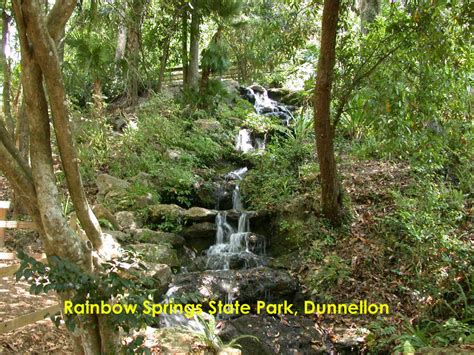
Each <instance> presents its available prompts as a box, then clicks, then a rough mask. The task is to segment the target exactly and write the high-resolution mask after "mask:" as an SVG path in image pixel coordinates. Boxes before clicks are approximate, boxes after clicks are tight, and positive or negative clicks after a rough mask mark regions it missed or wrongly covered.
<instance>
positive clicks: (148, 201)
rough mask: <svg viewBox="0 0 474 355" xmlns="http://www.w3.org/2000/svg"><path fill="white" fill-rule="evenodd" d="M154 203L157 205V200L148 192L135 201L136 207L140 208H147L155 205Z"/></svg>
mask: <svg viewBox="0 0 474 355" xmlns="http://www.w3.org/2000/svg"><path fill="white" fill-rule="evenodd" d="M153 203H155V200H154V198H153V195H152V194H151V193H149V192H147V193H146V194H145V195H141V196H138V197H137V199H136V200H135V206H136V207H138V208H145V207H148V206H151V205H153Z"/></svg>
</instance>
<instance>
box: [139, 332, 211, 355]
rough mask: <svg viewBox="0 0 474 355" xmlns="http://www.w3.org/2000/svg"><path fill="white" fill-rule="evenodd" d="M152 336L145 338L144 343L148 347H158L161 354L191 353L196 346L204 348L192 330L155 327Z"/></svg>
mask: <svg viewBox="0 0 474 355" xmlns="http://www.w3.org/2000/svg"><path fill="white" fill-rule="evenodd" d="M152 338H153V339H147V340H146V341H145V344H146V345H147V346H148V347H149V348H152V347H153V348H159V349H160V353H162V354H192V353H195V349H196V347H199V348H201V349H203V348H205V344H203V343H202V341H201V340H200V339H199V338H198V337H197V336H196V335H195V334H193V332H192V331H190V330H188V329H184V328H181V327H179V328H159V329H156V330H155V331H154V333H153V336H152ZM203 354H204V352H203Z"/></svg>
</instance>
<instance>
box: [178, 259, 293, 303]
mask: <svg viewBox="0 0 474 355" xmlns="http://www.w3.org/2000/svg"><path fill="white" fill-rule="evenodd" d="M173 286H174V287H173V289H174V290H175V291H174V293H173V296H174V297H175V298H179V297H181V296H184V295H185V294H189V293H198V294H199V295H200V296H201V300H202V302H203V303H207V302H209V301H210V300H213V299H214V300H225V299H226V297H228V294H229V292H231V293H232V297H233V298H234V299H238V300H239V302H240V303H249V304H252V303H256V302H257V301H258V300H263V299H266V295H268V294H270V295H271V297H272V301H273V302H277V301H283V300H288V301H290V303H291V300H292V299H293V297H294V296H295V294H296V292H297V289H298V284H297V281H296V280H295V279H294V278H293V277H292V276H291V275H290V274H289V273H288V272H287V271H286V270H273V269H269V268H266V267H258V268H252V269H246V270H209V271H204V272H191V273H187V274H177V275H175V278H174V280H173Z"/></svg>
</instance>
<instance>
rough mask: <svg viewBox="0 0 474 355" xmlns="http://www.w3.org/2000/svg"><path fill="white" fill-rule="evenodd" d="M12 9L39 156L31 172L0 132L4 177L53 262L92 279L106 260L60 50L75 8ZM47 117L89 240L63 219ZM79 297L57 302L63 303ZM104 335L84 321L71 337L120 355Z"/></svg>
mask: <svg viewBox="0 0 474 355" xmlns="http://www.w3.org/2000/svg"><path fill="white" fill-rule="evenodd" d="M12 3H13V8H14V13H15V19H16V24H17V28H18V34H19V39H20V48H21V80H22V84H23V90H24V98H25V105H26V112H27V118H28V123H29V130H30V133H31V135H30V139H31V145H32V147H34V149H31V168H30V167H29V166H28V165H27V164H26V163H25V162H24V161H23V159H22V158H21V157H20V154H19V152H18V150H17V149H16V147H15V146H14V144H13V142H12V141H10V140H9V139H8V137H6V134H5V130H4V129H3V128H2V126H1V125H0V169H1V170H2V171H3V172H4V174H5V176H6V177H7V179H8V180H9V181H10V182H11V184H12V186H13V187H14V189H15V190H16V191H17V192H18V193H19V195H20V196H21V198H22V199H24V200H25V201H26V202H27V203H26V204H25V206H27V207H28V209H29V211H30V213H31V215H32V217H33V220H34V221H35V223H36V224H37V227H38V230H39V233H40V237H41V239H42V241H43V243H44V245H45V251H46V254H47V255H48V257H51V256H53V255H55V256H58V257H60V258H63V259H66V260H68V261H70V262H72V263H75V264H76V265H78V266H79V267H80V268H81V269H82V270H83V271H84V272H93V271H94V263H93V255H99V257H100V255H104V253H103V251H101V250H100V248H101V247H102V234H101V231H100V227H98V223H97V219H96V218H95V216H94V214H93V213H92V211H91V209H90V208H89V206H88V204H87V200H86V198H85V194H84V190H83V187H82V182H81V176H80V173H79V167H78V159H77V154H76V152H75V148H74V144H73V137H72V134H71V129H70V126H69V113H68V110H67V106H66V105H67V103H66V95H65V91H64V84H63V80H62V74H61V70H60V65H59V57H58V47H57V46H58V41H59V39H60V37H61V32H62V30H63V29H64V26H65V25H66V22H67V19H68V18H69V17H70V16H71V14H72V11H73V10H74V7H75V5H76V2H75V1H57V2H56V3H55V4H54V6H53V8H52V9H51V10H50V12H49V15H48V18H47V21H46V18H45V16H44V15H43V8H42V5H40V3H39V1H38V0H29V1H20V0H13V2H12ZM49 112H51V114H52V118H53V124H54V125H53V126H54V129H55V133H56V139H57V142H58V147H59V151H60V155H61V162H62V166H63V170H64V172H65V175H66V181H67V185H68V190H69V193H70V195H71V198H72V201H73V205H74V208H75V210H76V213H77V215H78V217H79V220H80V222H81V225H82V226H83V228H84V230H85V231H86V235H87V237H83V236H82V234H81V233H78V232H76V231H75V230H73V229H72V228H71V227H70V226H69V224H68V223H67V218H66V216H65V215H64V214H63V210H62V206H61V200H60V194H59V191H58V187H57V182H56V178H55V175H54V172H53V159H52V148H51V132H50V126H51V125H50V117H49ZM93 248H94V249H95V251H94V254H93ZM95 252H97V254H96V253H95ZM94 258H98V257H97V256H95V257H94ZM50 262H53V261H52V260H50ZM73 296H74V295H73V294H64V293H61V294H59V298H60V300H61V302H64V301H65V300H67V299H71V298H72V297H73ZM102 329H103V327H101V321H100V320H99V319H98V317H96V316H88V315H86V316H81V317H80V319H79V324H77V327H76V330H75V331H74V333H73V334H71V335H72V338H73V341H74V347H75V351H76V352H77V353H81V354H98V353H116V352H117V347H116V346H115V345H114V344H117V341H116V340H115V341H111V338H112V337H115V338H116V337H117V334H116V333H114V332H113V331H112V330H110V329H109V330H107V331H104V332H102Z"/></svg>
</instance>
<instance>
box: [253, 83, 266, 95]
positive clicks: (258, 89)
mask: <svg viewBox="0 0 474 355" xmlns="http://www.w3.org/2000/svg"><path fill="white" fill-rule="evenodd" d="M250 89H252V90H253V91H254V92H258V93H260V94H263V93H264V92H265V88H264V87H263V86H262V85H258V84H253V85H252V86H250Z"/></svg>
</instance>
